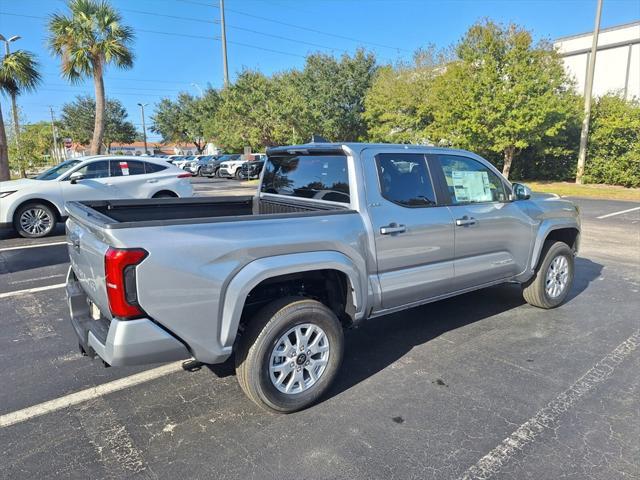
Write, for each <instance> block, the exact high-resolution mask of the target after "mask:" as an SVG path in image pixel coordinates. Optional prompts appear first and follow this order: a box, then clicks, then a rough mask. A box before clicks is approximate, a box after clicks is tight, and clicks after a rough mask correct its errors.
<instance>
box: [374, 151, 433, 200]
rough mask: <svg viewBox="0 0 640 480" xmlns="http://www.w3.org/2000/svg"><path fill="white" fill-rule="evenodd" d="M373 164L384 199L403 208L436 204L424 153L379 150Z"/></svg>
mask: <svg viewBox="0 0 640 480" xmlns="http://www.w3.org/2000/svg"><path fill="white" fill-rule="evenodd" d="M376 164H377V166H378V176H379V178H380V190H381V193H382V196H383V197H384V198H386V199H387V200H389V201H390V202H393V203H397V204H398V205H402V206H403V207H429V206H433V205H435V204H436V196H435V194H434V193H433V185H432V184H431V178H430V177H429V172H428V171H427V166H426V162H425V157H424V155H420V154H415V153H381V154H378V155H376Z"/></svg>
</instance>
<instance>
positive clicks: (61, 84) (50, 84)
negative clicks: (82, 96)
mask: <svg viewBox="0 0 640 480" xmlns="http://www.w3.org/2000/svg"><path fill="white" fill-rule="evenodd" d="M47 86H48V87H68V88H88V87H87V86H83V85H68V84H67V85H65V84H64V83H47ZM115 88H116V90H142V91H147V90H152V91H156V92H173V91H175V90H174V89H169V88H148V87H121V86H119V85H118V86H116V87H115Z"/></svg>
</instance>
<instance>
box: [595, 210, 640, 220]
mask: <svg viewBox="0 0 640 480" xmlns="http://www.w3.org/2000/svg"><path fill="white" fill-rule="evenodd" d="M636 210H640V207H634V208H628V209H627V210H620V211H619V212H613V213H607V214H606V215H600V216H599V217H596V218H597V219H598V220H602V219H603V218H609V217H614V216H616V215H622V214H623V213H629V212H635V211H636Z"/></svg>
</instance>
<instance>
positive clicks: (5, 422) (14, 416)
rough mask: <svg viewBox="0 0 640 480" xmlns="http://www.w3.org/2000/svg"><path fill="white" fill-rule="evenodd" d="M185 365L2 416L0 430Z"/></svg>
mask: <svg viewBox="0 0 640 480" xmlns="http://www.w3.org/2000/svg"><path fill="white" fill-rule="evenodd" d="M183 363H184V362H183V361H178V362H173V363H169V364H167V365H163V366H161V367H157V368H153V369H151V370H146V371H144V372H140V373H136V374H134V375H130V376H128V377H124V378H120V379H118V380H113V381H112V382H109V383H104V384H102V385H98V386H97V387H91V388H87V389H85V390H81V391H79V392H75V393H70V394H69V395H65V396H64V397H59V398H55V399H53V400H49V401H48V402H43V403H40V404H38V405H34V406H32V407H27V408H23V409H22V410H17V411H15V412H11V413H7V414H5V415H2V416H0V428H4V427H9V426H11V425H15V424H16V423H22V422H26V421H27V420H30V419H32V418H36V417H40V416H42V415H46V414H48V413H52V412H56V411H58V410H62V409H64V408H68V407H71V406H73V405H78V404H80V403H84V402H86V401H88V400H92V399H95V398H99V397H102V396H104V395H107V394H109V393H113V392H117V391H119V390H124V389H125V388H129V387H133V386H135V385H140V384H141V383H146V382H149V381H151V380H155V379H156V378H160V377H164V376H165V375H168V374H170V373H174V372H178V371H180V370H182V369H183V368H182V364H183Z"/></svg>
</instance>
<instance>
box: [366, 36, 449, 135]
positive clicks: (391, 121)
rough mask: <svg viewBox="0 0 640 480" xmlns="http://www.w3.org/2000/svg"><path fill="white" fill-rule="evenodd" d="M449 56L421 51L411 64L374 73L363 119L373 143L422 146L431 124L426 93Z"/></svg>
mask: <svg viewBox="0 0 640 480" xmlns="http://www.w3.org/2000/svg"><path fill="white" fill-rule="evenodd" d="M448 58H449V56H448V52H446V51H444V52H437V51H436V50H435V48H434V47H432V46H431V47H428V48H427V49H420V50H418V51H416V53H415V54H414V60H413V63H411V64H409V63H404V62H403V63H399V64H397V65H395V66H392V65H386V66H384V67H381V68H380V69H379V70H378V72H377V73H376V75H375V77H374V80H373V83H372V85H371V88H370V89H369V90H368V91H367V93H366V96H365V112H364V118H365V119H366V121H367V124H368V136H369V139H370V140H372V141H375V142H393V143H425V142H426V141H427V136H426V133H425V129H426V127H427V126H428V125H429V124H430V123H431V122H432V121H433V114H432V112H431V106H430V104H429V95H428V94H429V90H430V88H431V85H432V83H433V80H434V78H435V76H436V75H438V74H439V73H441V70H442V66H443V65H444V64H445V63H446V62H447V60H448Z"/></svg>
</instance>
